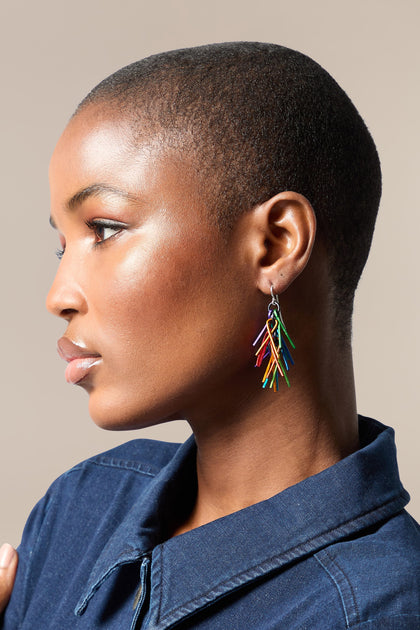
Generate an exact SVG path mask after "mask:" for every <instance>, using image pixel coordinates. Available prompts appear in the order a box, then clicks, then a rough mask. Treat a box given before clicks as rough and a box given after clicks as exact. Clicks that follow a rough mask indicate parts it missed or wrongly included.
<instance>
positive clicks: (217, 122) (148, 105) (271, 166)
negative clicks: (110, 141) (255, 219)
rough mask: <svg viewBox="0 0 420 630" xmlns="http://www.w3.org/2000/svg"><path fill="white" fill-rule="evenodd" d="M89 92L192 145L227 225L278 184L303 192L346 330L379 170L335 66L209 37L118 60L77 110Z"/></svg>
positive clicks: (207, 190) (216, 211)
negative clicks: (210, 40) (120, 63)
mask: <svg viewBox="0 0 420 630" xmlns="http://www.w3.org/2000/svg"><path fill="white" fill-rule="evenodd" d="M91 103H95V104H106V105H108V106H110V107H112V108H114V109H116V111H118V112H120V113H121V115H123V116H125V117H127V118H128V120H129V121H130V122H131V123H132V127H133V131H134V135H136V125H137V126H138V127H139V125H140V121H142V125H144V120H145V119H146V120H147V121H148V125H150V127H149V128H150V129H153V130H154V132H155V133H157V134H160V135H163V138H165V137H166V138H167V139H168V142H169V141H170V142H171V145H172V146H176V148H177V149H180V150H181V151H183V150H186V151H188V152H189V154H190V155H191V152H193V156H194V160H196V163H197V169H198V172H199V173H200V175H201V181H202V185H203V191H204V194H205V201H206V203H207V206H208V209H209V214H211V215H212V216H213V217H215V219H216V220H217V222H218V224H219V226H220V228H221V229H223V230H229V229H231V228H232V226H233V225H234V223H235V220H236V219H237V218H238V216H239V215H241V214H242V213H243V212H246V211H247V210H250V209H252V208H253V207H255V206H256V205H257V204H260V203H262V202H264V201H266V200H268V199H269V198H271V197H272V196H274V195H276V194H277V193H279V192H281V191H284V190H293V191H295V192H298V193H301V194H302V195H304V196H305V197H306V198H307V199H308V200H309V201H310V202H311V204H312V206H313V208H314V211H315V214H316V217H317V225H318V236H317V237H318V238H320V239H322V241H323V244H324V246H325V248H326V251H327V255H328V260H329V269H330V277H331V279H332V286H333V295H334V303H335V311H336V319H337V323H338V327H339V329H340V330H341V334H342V335H343V336H344V337H346V336H348V333H349V331H350V321H351V314H352V309H353V300H354V292H355V290H356V287H357V284H358V282H359V278H360V275H361V273H362V270H363V267H364V265H365V262H366V259H367V257H368V253H369V249H370V244H371V240H372V236H373V231H374V226H375V220H376V214H377V211H378V205H379V200H380V195H381V171H380V163H379V158H378V155H377V151H376V148H375V144H374V142H373V140H372V137H371V135H370V133H369V131H368V129H367V127H366V125H365V123H364V122H363V120H362V118H361V116H360V115H359V113H358V112H357V110H356V108H355V107H354V105H353V103H352V102H351V101H350V99H349V97H348V96H347V95H346V93H345V92H344V91H343V90H342V89H341V88H340V86H339V85H338V84H337V83H336V81H335V80H334V79H333V78H332V77H331V76H330V75H329V74H328V72H326V71H325V70H324V69H323V68H322V67H321V66H320V65H319V64H317V63H316V62H315V61H313V60H312V59H310V58H309V57H307V56H306V55H304V54H302V53H300V52H297V51H294V50H291V49H289V48H285V47H283V46H278V45H275V44H267V43H258V42H232V43H224V44H212V45H207V46H199V47H196V48H186V49H181V50H174V51H170V52H164V53H161V54H158V55H153V56H151V57H147V58H146V59H142V60H140V61H137V62H135V63H132V64H130V65H128V66H126V67H124V68H122V69H120V70H118V71H117V72H115V73H114V74H112V75H111V76H109V77H108V78H107V79H105V80H104V81H102V82H101V83H99V85H98V86H96V87H95V88H94V89H93V90H92V91H91V92H90V93H89V94H88V96H87V97H86V98H85V99H84V100H83V101H82V102H81V104H80V105H79V107H78V109H77V110H76V114H77V113H78V112H79V111H81V110H83V109H84V108H85V107H86V106H87V105H89V104H91ZM138 131H139V133H140V128H139V129H138Z"/></svg>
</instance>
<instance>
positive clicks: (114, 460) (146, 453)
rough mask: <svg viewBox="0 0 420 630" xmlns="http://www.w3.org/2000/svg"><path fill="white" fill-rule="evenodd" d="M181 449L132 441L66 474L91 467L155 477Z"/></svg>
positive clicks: (95, 457)
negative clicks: (111, 468)
mask: <svg viewBox="0 0 420 630" xmlns="http://www.w3.org/2000/svg"><path fill="white" fill-rule="evenodd" d="M179 447H180V444H177V443H173V442H161V441H158V440H146V439H140V440H131V441H129V442H125V443H124V444H120V445H119V446H116V447H114V448H112V449H110V450H108V451H104V452H103V453H99V454H97V455H94V456H93V457H89V458H88V459H85V460H84V461H82V462H80V463H79V464H77V465H76V466H74V467H73V468H71V469H70V470H69V471H67V473H65V474H68V473H71V472H74V471H78V470H80V469H83V468H88V467H90V466H109V467H114V468H122V469H125V470H130V469H133V470H134V471H139V472H144V473H149V474H152V475H155V474H157V473H158V472H159V471H160V470H161V469H162V468H163V467H164V466H166V464H168V462H169V461H170V460H171V459H172V457H173V456H174V455H175V453H176V451H177V450H178V448H179Z"/></svg>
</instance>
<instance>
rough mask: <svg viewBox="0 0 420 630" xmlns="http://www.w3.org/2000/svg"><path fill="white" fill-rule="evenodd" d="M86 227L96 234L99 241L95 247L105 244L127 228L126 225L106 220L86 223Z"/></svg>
mask: <svg viewBox="0 0 420 630" xmlns="http://www.w3.org/2000/svg"><path fill="white" fill-rule="evenodd" d="M86 225H87V226H88V228H89V229H90V230H92V231H93V233H94V234H95V237H96V239H97V240H96V243H95V245H100V244H101V243H104V242H105V241H107V240H109V239H110V238H112V237H113V236H116V235H117V234H119V233H120V232H121V231H122V230H123V229H125V228H126V227H127V226H126V225H125V224H124V223H119V222H118V221H107V220H105V219H94V220H92V221H86Z"/></svg>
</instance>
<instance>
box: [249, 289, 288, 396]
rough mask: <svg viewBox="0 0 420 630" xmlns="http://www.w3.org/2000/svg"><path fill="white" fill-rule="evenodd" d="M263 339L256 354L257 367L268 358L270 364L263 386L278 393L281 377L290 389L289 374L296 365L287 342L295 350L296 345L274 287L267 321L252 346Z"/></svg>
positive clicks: (263, 379)
mask: <svg viewBox="0 0 420 630" xmlns="http://www.w3.org/2000/svg"><path fill="white" fill-rule="evenodd" d="M261 338H262V341H261V344H260V346H259V348H258V350H257V352H256V353H255V356H256V357H257V362H256V363H255V367H260V366H261V364H262V362H263V361H264V359H265V358H266V357H268V363H267V366H266V370H265V373H264V376H263V378H262V384H263V385H262V386H263V387H264V388H265V387H267V385H268V387H271V388H272V389H274V391H275V392H276V391H278V389H279V375H280V376H281V377H283V378H284V380H285V381H286V383H287V386H288V387H290V382H289V379H288V377H287V372H288V371H289V369H290V366H291V365H294V361H293V359H292V355H291V354H290V350H289V348H288V346H287V343H286V341H288V342H289V344H290V346H291V347H292V348H293V349H295V345H294V343H293V341H292V340H291V339H290V337H289V335H288V333H287V330H286V326H285V325H284V321H283V317H282V314H281V309H280V304H279V298H278V296H277V295H275V294H274V292H273V287H271V302H270V304H269V305H268V316H267V321H266V323H265V326H264V327H263V329H262V330H261V332H260V333H259V335H258V337H257V338H256V339H255V341H254V343H253V344H252V345H253V346H256V345H257V343H258V342H259V341H260V339H261Z"/></svg>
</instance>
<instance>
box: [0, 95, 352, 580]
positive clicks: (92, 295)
mask: <svg viewBox="0 0 420 630" xmlns="http://www.w3.org/2000/svg"><path fill="white" fill-rule="evenodd" d="M198 178H199V173H197V172H196V169H195V168H194V164H193V157H191V155H188V154H186V155H183V154H182V152H179V151H178V152H175V151H173V150H172V149H171V150H170V149H168V148H167V147H165V146H164V145H162V144H160V143H158V142H156V138H154V137H148V136H147V133H146V132H145V133H144V140H142V141H139V142H138V143H137V144H136V146H135V147H134V146H133V141H132V134H131V130H130V126H129V123H128V122H127V121H124V120H118V119H116V114H115V112H113V111H107V110H106V109H104V108H99V107H98V106H95V105H90V106H89V107H88V108H87V109H85V110H83V111H82V112H81V113H79V114H78V115H77V116H76V117H75V118H74V119H72V120H71V121H70V123H69V125H68V126H67V128H66V129H65V131H64V133H63V135H62V137H61V138H60V140H59V142H58V144H57V147H56V149H55V151H54V154H53V157H52V160H51V167H50V181H51V194H52V206H51V215H52V220H53V223H54V225H55V226H56V227H57V230H58V232H59V235H60V240H61V244H62V247H63V248H64V249H65V253H64V255H63V258H62V261H61V263H60V266H59V269H58V272H57V276H56V278H55V280H54V283H53V286H52V287H51V290H50V293H49V296H48V299H47V307H48V309H49V310H50V311H51V312H52V313H53V314H55V315H57V316H59V317H61V318H62V319H63V320H64V321H65V322H66V332H65V336H66V337H67V338H68V339H70V340H71V341H73V342H74V343H77V344H80V345H82V346H84V347H86V348H88V349H89V350H92V351H94V352H95V353H97V354H99V355H100V356H99V359H98V362H97V364H96V365H95V366H94V367H93V368H92V369H91V370H89V373H88V375H87V376H86V378H84V379H83V380H82V381H81V382H80V383H79V384H80V385H81V386H82V387H84V388H85V389H86V391H87V392H88V394H89V398H90V400H89V409H90V413H91V416H92V418H93V420H94V421H95V422H96V423H97V424H98V425H100V426H102V427H104V428H109V429H117V430H121V429H128V428H129V429H132V428H141V427H144V426H150V425H153V424H158V423H161V422H167V421H170V420H172V419H175V418H185V419H186V420H187V421H188V422H189V423H190V425H191V427H192V430H193V432H194V435H195V439H196V442H197V448H198V451H197V477H198V494H197V499H196V502H195V505H194V506H193V509H192V512H191V513H190V514H188V515H185V519H184V522H183V523H181V524H180V526H179V527H178V529H177V530H176V531H174V532H173V535H179V534H182V533H183V532H186V531H188V530H191V529H193V528H195V527H199V526H201V525H203V524H205V523H208V522H210V521H212V520H214V519H217V518H220V517H223V516H225V515H227V514H230V513H232V512H234V511H237V510H240V509H242V508H245V507H247V506H249V505H252V504H254V503H257V502H259V501H262V500H264V499H267V498H269V497H271V496H273V495H275V494H277V493H279V492H281V491H282V490H284V489H285V488H287V487H289V486H291V485H293V484H296V483H298V482H300V481H302V480H303V479H305V478H307V477H309V476H311V475H314V474H316V473H318V472H320V471H322V470H324V469H325V468H327V467H329V466H331V465H332V464H334V463H336V462H337V461H339V460H340V459H342V458H343V457H345V456H347V455H349V454H350V453H352V452H353V451H354V450H356V449H357V448H358V431H357V412H356V401H355V390H354V376H353V366H352V355H351V348H350V345H344V344H343V343H340V342H339V341H338V339H339V335H338V333H337V330H336V328H335V319H334V310H333V306H332V300H331V289H332V287H331V282H330V278H329V273H328V264H327V257H326V254H325V250H324V247H323V245H322V242H321V241H320V239H317V238H316V219H315V214H314V211H313V209H312V207H311V205H310V203H309V201H308V200H307V199H306V198H305V197H303V196H302V195H300V194H299V192H296V191H281V192H279V193H278V194H277V195H275V196H273V197H272V198H271V199H268V200H267V201H265V202H264V203H262V204H260V205H258V206H256V207H255V208H253V209H252V210H251V211H249V212H247V213H246V214H244V215H242V216H241V217H240V218H239V219H238V220H237V222H236V224H235V226H234V228H233V230H232V231H231V233H230V234H229V235H228V237H226V235H225V234H222V233H221V232H220V230H219V228H217V227H216V226H215V225H214V222H212V221H211V220H210V219H209V218H208V212H207V208H206V206H205V203H204V201H203V199H202V198H201V196H200V193H199V191H200V181H199V179H198ZM98 184H100V185H101V186H103V185H105V186H107V187H112V188H113V189H114V190H115V189H116V190H118V191H119V192H118V193H109V192H107V191H105V190H104V189H102V190H99V189H98V188H96V189H94V190H95V194H88V195H85V196H84V197H83V195H82V196H81V197H79V199H77V198H76V201H77V203H73V204H72V209H71V210H70V209H68V208H66V206H68V204H69V200H70V199H71V198H73V200H74V196H75V194H76V193H78V192H80V191H81V190H86V189H90V190H92V187H93V186H97V185H98ZM98 220H99V221H102V223H101V225H100V226H99V227H98V225H97V224H96V225H95V226H92V222H95V221H98ZM103 221H107V222H108V223H107V224H106V225H105V226H104V224H103ZM86 222H88V223H89V222H90V223H91V225H90V227H89V226H88V225H86ZM110 222H111V223H110ZM112 222H114V223H112ZM115 222H118V224H116V223H115ZM271 290H273V291H274V293H275V294H278V296H279V300H280V304H281V308H282V313H283V317H284V319H285V322H286V326H287V328H288V331H289V333H290V335H291V336H292V338H293V340H294V342H295V345H296V351H295V352H294V353H293V357H294V360H295V366H294V367H293V368H292V369H291V371H290V373H289V375H290V381H291V387H290V388H288V387H287V386H286V384H285V383H284V382H282V383H281V384H280V385H281V386H280V390H279V391H278V392H274V391H272V390H268V389H262V387H261V378H262V374H263V371H262V368H260V369H256V368H255V367H254V363H255V357H254V352H255V349H254V348H253V347H252V342H253V340H254V338H255V337H256V335H257V334H258V332H259V330H260V329H261V327H262V326H263V324H264V322H265V319H266V315H267V306H268V303H269V302H270V299H271V296H270V293H271ZM157 340H158V341H157ZM5 592H6V591H5Z"/></svg>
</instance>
